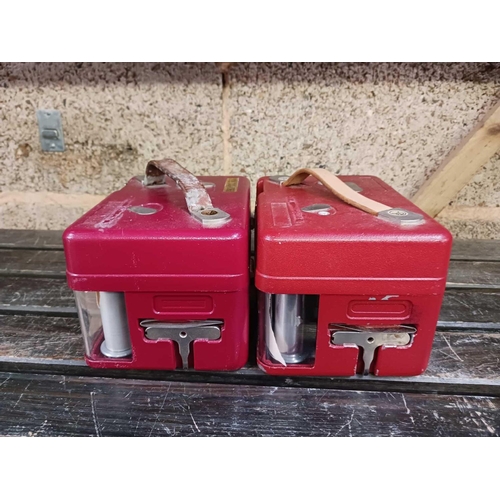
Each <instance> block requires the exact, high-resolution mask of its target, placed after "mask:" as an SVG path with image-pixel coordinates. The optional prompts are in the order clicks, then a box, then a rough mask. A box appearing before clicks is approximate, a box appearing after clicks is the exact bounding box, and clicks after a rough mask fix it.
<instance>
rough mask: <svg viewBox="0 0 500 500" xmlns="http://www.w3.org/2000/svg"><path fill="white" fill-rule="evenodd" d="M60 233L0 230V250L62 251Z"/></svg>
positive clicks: (31, 230)
mask: <svg viewBox="0 0 500 500" xmlns="http://www.w3.org/2000/svg"><path fill="white" fill-rule="evenodd" d="M62 233H63V232H62V231H41V230H33V229H0V248H37V249H45V250H47V249H62V247H63V245H62Z"/></svg>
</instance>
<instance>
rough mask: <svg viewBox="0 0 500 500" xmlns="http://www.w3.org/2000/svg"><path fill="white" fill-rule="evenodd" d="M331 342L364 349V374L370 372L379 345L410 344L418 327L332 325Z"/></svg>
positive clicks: (330, 327) (330, 328)
mask: <svg viewBox="0 0 500 500" xmlns="http://www.w3.org/2000/svg"><path fill="white" fill-rule="evenodd" d="M328 328H329V330H330V334H331V340H330V342H331V343H332V344H334V345H338V346H344V347H347V346H356V347H358V348H361V349H363V365H364V366H363V375H368V374H369V373H370V367H371V364H372V362H373V358H374V357H375V351H376V349H377V348H378V347H381V346H383V347H398V346H407V345H410V344H411V342H412V339H413V335H414V334H415V332H416V331H417V329H416V328H415V327H413V326H406V325H400V326H396V327H390V328H370V327H358V326H349V325H330V326H329V327H328Z"/></svg>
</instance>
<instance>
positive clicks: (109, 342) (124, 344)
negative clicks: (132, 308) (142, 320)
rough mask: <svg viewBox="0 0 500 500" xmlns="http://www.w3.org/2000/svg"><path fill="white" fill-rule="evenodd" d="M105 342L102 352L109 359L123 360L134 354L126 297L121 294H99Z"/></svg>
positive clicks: (102, 345)
mask: <svg viewBox="0 0 500 500" xmlns="http://www.w3.org/2000/svg"><path fill="white" fill-rule="evenodd" d="M99 307H100V309H101V319H102V330H103V332H104V342H103V343H102V344H101V352H102V353H103V354H104V356H107V357H108V358H123V357H125V356H128V355H129V354H131V353H132V346H131V344H130V332H129V328H128V321H127V310H126V308H125V295H124V294H123V293H121V292H99Z"/></svg>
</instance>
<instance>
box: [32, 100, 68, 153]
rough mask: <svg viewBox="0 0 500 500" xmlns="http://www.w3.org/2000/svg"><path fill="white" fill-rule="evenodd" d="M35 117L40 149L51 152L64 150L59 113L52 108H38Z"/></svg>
mask: <svg viewBox="0 0 500 500" xmlns="http://www.w3.org/2000/svg"><path fill="white" fill-rule="evenodd" d="M36 117H37V120H38V131H39V133H40V145H41V146H42V151H51V152H53V153H57V152H59V153H60V152H62V151H64V149H65V147H64V136H63V130H62V119H61V113H60V112H59V111H56V110H53V109H39V110H38V111H37V112H36Z"/></svg>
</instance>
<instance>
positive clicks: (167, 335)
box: [139, 319, 223, 369]
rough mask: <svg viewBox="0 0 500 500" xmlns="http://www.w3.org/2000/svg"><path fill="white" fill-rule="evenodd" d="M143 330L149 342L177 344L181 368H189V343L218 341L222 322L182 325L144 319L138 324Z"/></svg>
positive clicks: (209, 321) (185, 323) (200, 322)
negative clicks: (164, 341)
mask: <svg viewBox="0 0 500 500" xmlns="http://www.w3.org/2000/svg"><path fill="white" fill-rule="evenodd" d="M139 324H140V325H141V326H142V327H143V328H144V334H145V336H146V338H147V339H149V340H158V339H168V340H173V341H174V342H177V345H178V346H179V354H180V355H181V359H182V368H184V369H186V368H189V365H188V360H189V353H190V352H191V342H193V340H198V339H211V340H216V339H220V330H221V325H222V324H223V321H219V320H208V321H186V322H184V323H174V322H171V323H170V322H161V321H155V320H154V319H146V320H143V321H141V322H140V323H139Z"/></svg>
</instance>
